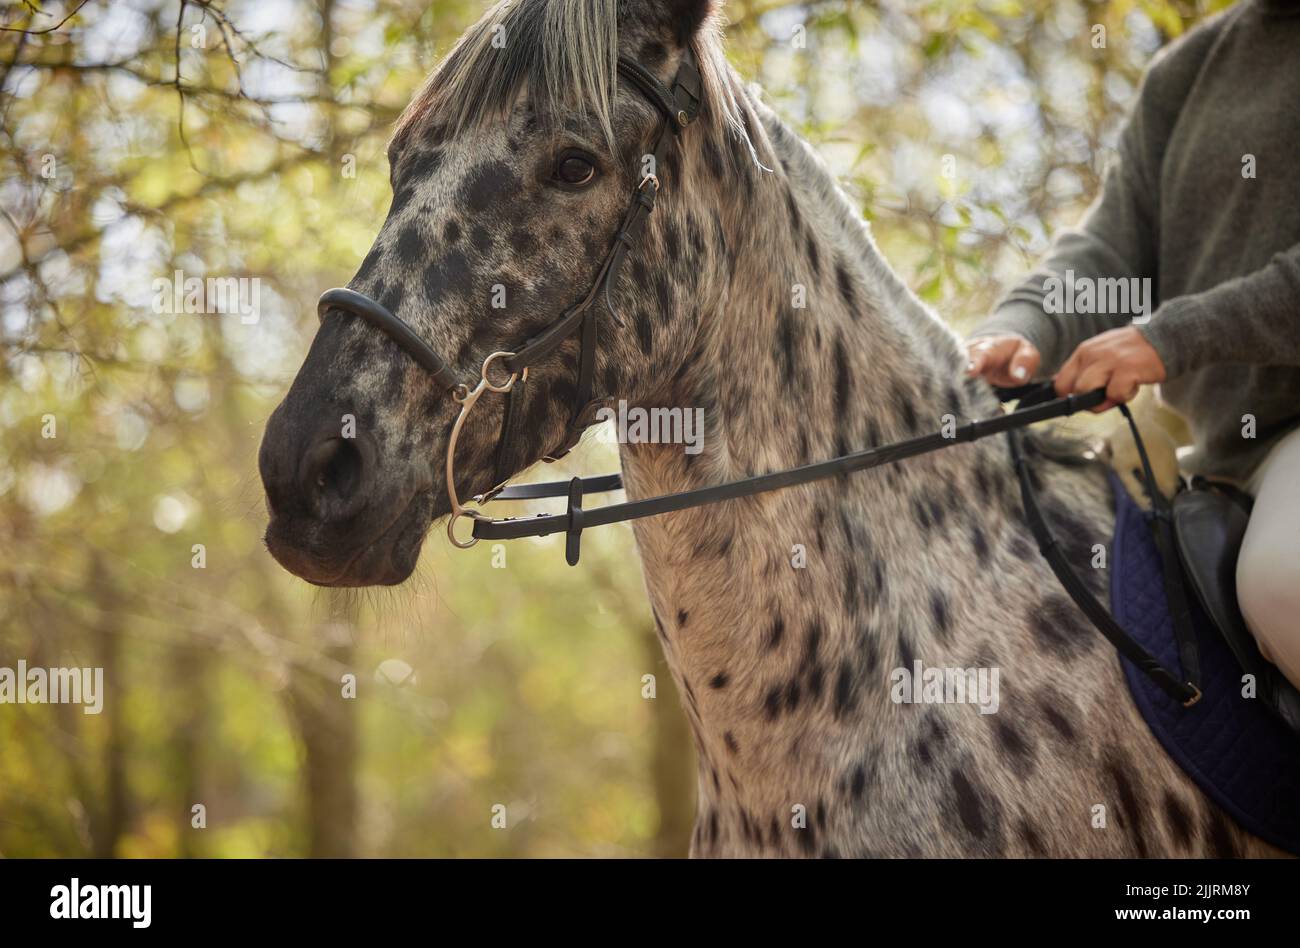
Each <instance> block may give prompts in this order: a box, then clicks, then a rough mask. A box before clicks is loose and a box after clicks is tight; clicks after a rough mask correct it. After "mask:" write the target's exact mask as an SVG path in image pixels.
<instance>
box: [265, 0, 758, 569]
mask: <svg viewBox="0 0 1300 948" xmlns="http://www.w3.org/2000/svg"><path fill="white" fill-rule="evenodd" d="M710 6H711V0H623V3H622V5H621V9H618V8H617V6H616V3H615V0H515V2H513V3H509V4H501V5H499V6H498V7H496V8H494V9H493V10H492V11H490V12H489V13H488V14H487V15H486V16H485V17H484V19H483V20H482V21H480V22H479V23H478V24H477V25H476V26H474V27H473V28H471V29H470V31H469V32H467V33H466V35H465V36H464V37H463V38H462V39H461V41H460V42H459V43H458V44H457V46H456V48H455V49H454V50H453V52H452V53H451V54H450V55H449V56H448V57H447V59H446V60H445V61H444V63H443V64H442V65H441V67H440V68H439V69H438V70H437V71H436V72H435V73H434V75H433V77H432V78H431V79H430V81H429V83H428V84H427V86H426V87H425V88H424V89H423V90H422V91H421V93H420V94H419V96H418V97H417V98H416V99H415V101H413V102H412V104H411V105H410V107H409V108H408V109H407V110H406V112H405V114H404V115H403V117H402V119H401V120H400V122H399V124H398V128H397V131H396V134H395V135H394V137H393V140H392V144H391V145H390V148H389V154H388V158H389V164H390V169H391V178H392V186H393V202H392V206H391V207H390V209H389V212H388V217H387V219H386V220H385V222H384V224H383V227H382V228H381V230H380V232H379V235H378V237H377V238H376V240H375V243H374V246H373V247H372V249H371V250H370V253H369V254H368V255H367V256H366V258H365V260H364V261H363V262H362V264H361V267H360V269H359V270H358V271H357V274H356V275H355V276H354V277H353V278H352V281H351V283H350V284H349V287H350V289H352V290H355V291H358V292H360V293H363V294H365V295H366V296H368V297H370V298H371V299H373V300H376V301H378V302H379V303H381V304H382V305H383V306H384V307H386V308H387V309H388V310H389V311H390V312H391V313H393V314H396V315H397V316H398V317H400V318H401V319H402V320H403V321H404V322H406V323H407V324H408V325H409V326H410V327H411V328H412V329H413V330H414V331H415V332H416V333H417V334H418V336H419V337H420V338H421V339H423V340H424V341H425V342H426V343H428V345H429V346H431V347H432V348H433V349H434V350H435V351H436V352H438V353H440V354H441V356H442V358H443V359H444V360H445V362H446V363H447V365H448V366H449V368H450V370H451V371H452V372H453V373H454V374H455V376H456V377H457V378H459V379H463V380H464V381H466V382H468V383H470V384H473V382H475V381H476V380H477V379H478V378H479V371H480V366H481V365H482V364H483V362H484V359H485V358H486V357H487V356H488V355H489V354H490V353H492V352H496V351H502V350H504V351H512V350H513V349H514V348H515V347H517V346H518V345H519V344H521V343H522V341H523V340H526V339H529V338H531V337H533V336H534V335H535V334H537V333H538V332H539V331H540V330H542V329H544V328H546V327H548V326H549V325H551V324H552V323H554V322H555V321H556V320H557V319H558V318H559V316H560V314H561V313H563V312H564V311H565V310H566V309H567V308H568V307H570V306H572V305H573V304H575V303H576V302H577V301H579V300H581V299H582V298H583V297H584V296H585V295H586V294H587V292H588V290H589V288H590V287H591V286H592V285H593V284H594V283H595V281H596V280H597V277H598V275H599V270H600V267H601V264H602V261H603V260H604V259H605V257H606V254H607V252H608V251H609V249H610V246H611V244H612V241H613V239H614V235H615V233H616V232H617V231H618V230H619V226H620V221H621V220H622V219H623V217H624V214H625V213H626V212H627V208H628V201H629V197H630V196H631V195H632V194H633V193H634V192H635V190H636V188H637V187H638V184H639V182H640V181H641V180H642V178H643V177H644V171H645V170H647V169H646V168H645V162H644V156H645V155H646V153H647V152H649V151H650V150H651V149H652V147H653V140H654V139H655V137H656V133H657V132H658V131H659V129H660V128H661V127H662V122H663V118H662V116H661V115H660V113H659V110H657V109H655V108H653V107H652V106H651V104H650V103H649V102H648V101H647V98H646V96H645V95H644V94H638V91H637V90H636V89H634V88H631V87H630V86H629V84H628V83H627V82H620V81H618V79H617V78H616V70H615V64H616V62H617V60H618V57H620V56H622V57H626V58H628V59H631V60H634V61H636V62H637V63H639V64H641V65H642V66H644V67H645V68H646V69H647V70H649V71H650V72H651V73H652V74H653V75H654V76H655V77H657V78H658V79H659V80H660V81H661V82H664V83H668V82H670V81H671V80H672V78H673V77H674V75H675V73H676V70H677V67H678V63H679V60H680V59H681V57H682V51H683V50H684V49H686V48H688V47H689V48H693V49H694V50H695V56H696V58H697V59H698V60H699V64H700V65H699V68H700V71H701V73H702V74H703V77H704V86H705V88H704V97H705V104H704V107H703V111H702V114H701V116H700V121H699V122H698V123H696V125H694V126H692V127H690V128H689V129H687V130H686V133H685V134H683V135H682V136H681V139H682V140H681V141H680V142H679V143H678V144H677V147H676V148H675V149H673V150H672V152H671V154H670V157H669V159H668V161H667V162H666V167H665V168H662V169H657V170H658V172H659V174H660V175H662V177H663V181H664V194H663V195H662V196H661V198H660V201H659V208H658V209H657V210H656V211H655V213H654V214H653V215H651V218H652V219H651V221H650V224H649V227H648V229H647V230H646V231H645V232H644V233H643V239H642V240H641V241H640V242H639V245H638V246H637V247H636V248H634V250H633V251H632V253H631V255H630V257H629V259H628V263H627V265H626V266H625V267H623V268H622V272H621V278H620V279H619V280H618V281H616V284H615V285H614V286H612V287H611V298H612V300H613V301H614V304H615V309H616V310H617V311H618V312H619V314H620V315H621V318H622V322H621V325H620V324H619V323H616V322H615V321H614V320H613V319H611V318H610V316H609V313H608V312H606V311H604V308H603V305H602V306H601V307H600V312H599V313H598V318H599V323H600V328H599V332H600V344H599V346H598V347H597V356H596V363H595V370H594V373H593V378H594V380H595V382H594V386H593V391H592V393H591V397H592V399H593V401H592V403H591V404H590V405H588V406H587V407H588V408H589V409H593V410H594V408H595V407H596V402H597V401H599V400H607V399H611V398H613V399H617V398H626V399H628V400H629V401H635V400H638V399H645V398H649V397H653V395H654V394H655V392H656V390H657V389H659V388H662V387H663V385H664V384H665V382H666V381H667V379H669V378H670V377H671V376H672V374H673V373H674V372H675V371H677V370H678V368H680V365H681V362H682V360H683V359H684V358H685V355H686V353H687V352H688V351H689V348H690V342H691V340H692V339H693V338H694V334H695V327H696V320H697V315H698V313H699V312H700V310H701V309H702V308H703V307H705V306H707V300H708V297H709V296H710V295H713V294H716V292H717V290H716V288H715V287H714V286H712V284H711V282H710V280H709V277H708V274H709V273H710V272H712V271H713V270H714V269H715V268H714V267H713V260H714V258H715V256H716V255H717V254H718V253H719V252H720V251H719V248H718V246H717V244H718V239H717V236H716V235H717V233H718V231H717V225H716V221H717V218H716V216H715V215H714V214H713V211H714V205H711V204H710V203H709V202H708V200H707V197H706V192H707V191H708V190H709V189H708V188H707V187H706V186H705V185H704V184H703V183H701V184H700V186H699V187H697V188H695V189H694V190H695V193H694V194H691V196H690V197H689V198H688V197H687V195H688V194H689V193H690V192H691V191H692V186H693V184H694V183H695V182H697V181H700V182H703V181H705V180H706V179H707V180H711V181H712V182H713V183H714V184H715V185H716V184H717V182H718V181H719V180H720V179H721V178H723V177H725V176H726V175H725V169H724V168H723V167H722V165H723V161H724V159H723V158H722V157H721V156H722V155H723V154H724V152H725V148H726V146H725V145H724V142H725V140H726V139H727V136H728V134H729V133H728V131H727V129H728V127H732V128H734V127H735V125H736V124H737V123H736V112H735V109H736V106H735V98H734V96H733V94H732V92H731V91H730V90H731V87H730V85H729V80H728V79H727V77H726V70H725V65H724V64H723V60H722V58H721V54H720V51H719V46H718V44H717V43H716V40H715V39H713V38H712V36H711V30H712V26H711V20H710ZM700 149H708V150H709V154H708V155H706V156H704V157H701V155H700ZM702 168H709V169H711V170H712V174H709V173H708V172H707V171H704V170H701V169H702ZM715 190H716V188H715ZM715 203H716V202H715ZM578 353H579V334H576V333H575V334H574V335H573V336H572V337H571V338H569V339H567V340H565V342H564V343H563V344H562V345H560V346H559V347H558V348H556V349H555V350H554V351H553V352H551V353H549V354H548V355H547V356H546V357H545V358H543V359H540V360H539V361H538V362H537V363H536V364H534V365H532V366H531V367H530V378H529V380H528V383H527V387H526V388H527V391H526V395H524V396H523V399H522V408H521V414H520V423H519V424H518V425H517V426H516V430H515V432H514V435H513V439H512V440H513V443H512V444H511V445H510V451H511V455H510V456H511V458H512V464H511V469H510V470H509V471H508V472H507V473H515V471H517V470H519V469H522V468H523V467H525V466H527V465H529V464H531V463H533V462H535V461H537V460H538V459H540V458H542V457H543V456H545V455H546V454H547V453H549V452H554V451H556V450H557V449H559V448H560V447H562V446H563V444H564V442H565V441H566V434H567V433H568V431H569V423H570V421H571V417H572V415H573V412H574V408H575V399H576V398H577V396H578V386H577V381H576V378H577V369H578ZM446 396H447V393H446V392H444V391H443V390H442V389H440V388H439V387H437V386H436V385H435V384H433V382H432V381H431V379H430V377H429V375H428V374H427V373H426V372H425V371H424V370H422V369H421V367H420V365H418V364H417V362H416V360H414V359H413V358H412V357H411V355H410V354H409V353H408V352H406V351H404V350H403V349H402V348H400V347H399V346H398V345H397V344H396V343H395V342H394V340H393V339H392V338H390V336H388V335H387V334H385V333H384V332H381V331H379V330H378V329H376V328H375V327H374V326H372V325H370V324H369V323H367V322H366V321H365V320H362V319H359V318H357V317H356V316H355V315H353V314H349V313H347V312H344V311H341V310H329V309H327V310H326V312H325V313H324V318H323V321H322V323H321V327H320V330H319V332H318V333H317V335H316V338H315V340H314V342H313V343H312V346H311V350H310V352H309V353H308V354H307V358H306V361H305V362H304V363H303V366H302V368H301V370H300V371H299V373H298V376H297V378H296V379H295V380H294V383H293V386H292V388H291V389H290V391H289V393H288V395H287V396H286V397H285V399H284V401H283V402H282V403H281V404H280V406H279V407H278V408H277V409H276V411H275V413H274V414H273V415H272V416H271V419H270V421H269V422H268V424H267V429H266V434H265V437H264V438H263V441H262V448H261V455H260V458H259V462H260V467H261V473H262V480H263V483H264V485H265V487H266V494H267V501H268V506H269V509H270V514H271V522H270V526H269V527H268V529H267V533H266V540H267V545H268V547H269V548H270V550H271V552H272V554H273V555H274V556H275V557H276V559H277V560H279V562H280V563H281V564H282V565H284V566H285V567H286V568H287V569H289V570H290V571H291V572H293V573H295V574H297V575H298V576H301V577H302V578H304V579H307V580H309V581H311V582H313V583H317V584H321V585H336V586H359V585H372V584H392V583H398V582H401V581H402V580H404V579H405V578H406V577H407V576H408V575H409V574H410V573H411V571H412V570H413V569H414V566H415V561H416V558H417V555H418V553H419V549H420V546H421V543H422V541H423V537H424V535H425V533H426V531H427V530H428V528H429V525H430V524H431V523H432V522H433V521H434V520H437V519H438V518H440V517H442V516H444V515H446V514H447V513H448V512H449V510H450V506H449V502H448V499H447V490H446V488H447V484H446V478H445V475H444V467H443V459H444V454H445V452H446V448H447V444H448V439H449V436H450V431H451V428H452V425H453V421H454V419H455V417H456V413H457V410H458V406H457V404H456V402H455V401H454V400H453V399H452V398H449V397H446ZM503 410H504V398H502V397H501V396H496V395H487V396H485V397H484V398H483V399H482V404H481V405H480V406H479V408H478V409H476V411H475V412H474V413H473V414H472V416H470V417H469V418H468V420H467V422H466V424H465V427H464V430H463V431H462V432H461V433H460V438H459V443H458V447H457V450H456V472H457V473H456V484H455V485H454V486H455V487H456V488H458V491H459V493H460V495H461V496H462V497H463V496H467V495H470V494H473V493H475V492H482V491H485V490H487V489H489V488H490V487H492V486H493V480H494V478H493V473H494V453H495V451H496V448H497V442H498V435H499V434H500V426H501V419H502V412H503ZM592 413H593V412H592V411H589V412H588V413H586V414H585V415H584V416H583V417H584V418H586V419H587V420H588V421H589V420H590V416H591V414H592Z"/></svg>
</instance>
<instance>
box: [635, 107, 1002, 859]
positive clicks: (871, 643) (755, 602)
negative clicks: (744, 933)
mask: <svg viewBox="0 0 1300 948" xmlns="http://www.w3.org/2000/svg"><path fill="white" fill-rule="evenodd" d="M763 120H764V124H765V126H766V128H767V131H768V135H769V137H770V139H771V143H772V148H773V150H774V151H775V155H774V156H771V160H770V161H769V162H768V163H770V164H772V168H773V170H772V172H771V173H766V172H764V173H762V174H760V175H759V176H758V178H757V181H756V182H755V183H754V186H753V188H752V189H749V199H748V201H746V202H745V203H744V207H743V211H736V212H734V219H732V220H726V218H725V215H724V220H723V226H724V229H725V231H726V237H727V242H728V245H729V249H730V252H731V254H732V255H733V256H734V260H733V261H732V269H731V271H730V275H729V277H728V279H727V280H726V284H725V288H724V292H723V293H722V294H721V295H720V296H721V302H720V305H719V309H718V311H716V312H713V313H706V314H704V315H703V317H702V323H701V325H702V328H701V330H700V336H699V337H698V339H697V341H696V351H695V352H694V353H692V356H691V358H690V359H689V360H688V363H687V366H688V367H687V369H686V370H684V371H683V372H682V373H680V374H679V376H678V377H677V379H676V380H675V382H674V383H673V390H672V391H671V392H670V393H668V394H667V395H666V396H665V398H664V403H665V404H669V405H679V406H684V407H687V408H692V407H701V408H703V409H704V410H705V416H704V417H705V428H704V442H703V447H704V450H703V452H702V453H700V454H698V455H695V456H692V455H688V454H686V453H684V452H683V451H682V449H681V447H680V446H665V445H626V446H624V448H623V466H624V475H625V480H626V481H627V484H628V492H629V494H630V495H632V496H636V497H640V496H648V495H651V494H657V493H665V492H671V491H678V490H685V489H689V488H692V487H699V486H704V485H708V484H715V483H719V482H722V481H726V480H731V479H735V478H738V477H744V476H748V475H752V474H757V473H763V472H767V471H774V470H779V469H783V468H787V467H793V466H796V465H799V464H804V463H808V462H811V461H817V460H822V459H826V458H830V457H833V456H835V455H839V454H844V453H847V452H849V451H853V450H859V449H861V448H863V447H867V446H874V445H878V444H882V443H885V442H888V441H894V440H897V439H901V438H906V437H910V436H912V435H916V434H920V433H922V432H928V431H934V430H938V429H939V428H940V427H941V426H942V425H943V424H944V421H945V419H944V416H945V415H946V414H949V413H951V414H952V415H953V416H955V417H956V418H957V419H962V418H969V417H982V416H987V415H988V414H990V413H991V412H992V411H993V410H994V407H995V404H996V403H995V401H994V399H993V397H992V395H991V393H990V392H989V391H988V389H987V388H986V387H984V386H983V385H982V384H974V383H965V382H962V381H961V380H960V377H961V368H962V357H961V354H960V349H959V346H958V343H957V340H956V338H955V337H954V336H953V334H952V333H951V331H950V330H948V329H947V328H946V327H945V326H943V325H942V323H940V321H939V320H938V319H937V318H936V317H935V316H934V315H933V314H931V313H930V312H929V311H928V310H926V309H925V307H924V306H923V305H922V304H920V303H919V301H917V300H916V298H915V297H914V296H913V295H912V294H911V293H910V292H909V291H908V290H907V289H906V287H905V286H904V285H903V284H902V283H901V282H900V281H899V280H898V278H897V277H896V276H895V275H894V274H893V272H892V271H890V269H889V268H888V266H887V265H886V264H885V263H884V261H883V259H882V258H881V256H880V254H879V252H878V251H877V250H876V248H875V245H874V243H873V242H872V241H871V239H870V236H869V234H868V233H867V231H866V229H865V228H864V226H863V225H862V223H861V221H860V219H859V218H858V216H857V214H856V213H854V212H853V210H852V209H851V207H849V205H848V203H847V201H846V200H845V198H844V196H843V194H842V193H841V192H840V191H839V189H838V188H837V187H836V186H835V184H834V181H833V180H832V178H831V176H830V175H829V174H828V173H827V171H826V170H825V169H824V167H822V166H821V164H820V162H819V161H817V159H816V158H815V157H814V156H813V155H812V154H811V152H809V151H808V150H807V148H806V146H804V145H803V143H802V142H800V141H799V140H798V139H797V138H796V137H795V136H794V135H793V134H792V133H790V132H789V131H788V130H786V129H784V128H783V127H782V126H780V124H779V122H777V121H776V120H774V119H773V118H772V117H771V116H770V115H765V116H764V119H763ZM732 197H733V199H734V197H735V196H734V195H733V196H732ZM719 203H720V205H721V206H723V207H726V206H727V205H726V204H725V202H719ZM801 288H802V289H801ZM799 294H803V296H802V297H801V296H800V295H799ZM803 299H806V306H804V307H802V308H801V307H800V306H799V305H798V303H799V302H800V301H801V300H803ZM1005 454H1006V449H1005V446H1004V445H1003V443H1002V442H1001V441H1000V440H997V441H995V442H980V443H976V444H967V445H959V446H954V447H953V448H950V449H948V450H945V451H941V452H938V453H935V454H931V455H928V456H925V457H921V458H914V459H912V460H909V461H906V462H902V463H901V464H899V465H895V466H890V467H886V468H883V469H876V470H869V471H865V472H861V473H857V474H853V475H849V476H847V477H841V478H835V479H831V480H826V481H821V482H817V483H814V484H811V485H807V486H803V487H797V488H790V489H786V490H782V491H777V492H773V493H769V494H764V495H761V496H759V497H756V498H753V499H749V500H743V501H732V502H730V503H728V504H725V505H722V506H716V507H709V508H703V509H700V510H695V511H687V512H682V513H677V514H672V515H668V516H663V517H657V518H652V519H650V520H645V521H639V522H638V523H637V524H636V528H635V529H636V536H637V541H638V546H639V548H640V551H641V556H642V560H643V564H644V571H645V575H646V584H647V588H648V591H649V594H650V599H651V604H652V607H653V609H654V613H655V619H656V625H657V627H658V630H659V633H660V636H661V640H662V644H663V647H664V651H665V654H666V657H667V659H668V662H669V665H670V667H671V668H672V670H673V673H674V675H675V676H676V677H677V679H678V683H679V686H680V688H681V690H682V693H683V700H684V701H685V704H686V708H687V714H688V717H689V719H690V721H691V724H692V726H693V729H694V731H695V738H696V743H697V747H698V749H699V752H700V764H701V769H700V775H701V784H700V792H701V798H702V800H703V801H704V802H703V803H702V813H703V812H704V811H705V810H706V809H707V808H708V807H709V806H711V805H713V804H712V803H711V802H710V801H715V802H716V801H717V800H719V799H721V798H723V797H725V796H727V795H728V794H731V795H735V796H737V797H739V798H741V799H742V801H743V803H742V807H748V806H759V805H762V806H765V807H769V811H770V812H777V810H775V809H770V808H773V807H779V808H782V811H784V810H785V809H788V806H789V804H790V802H791V801H793V802H799V801H800V800H801V799H802V800H803V802H805V803H807V804H808V805H809V807H810V808H811V807H812V806H813V805H814V801H815V799H816V795H817V794H819V793H824V792H829V788H828V787H827V786H826V783H827V781H829V780H831V779H832V778H833V779H835V780H837V781H838V780H842V779H845V777H844V771H843V764H844V762H845V761H846V760H849V759H850V758H851V757H852V756H853V755H855V754H860V753H861V751H862V748H863V746H864V744H863V742H864V740H865V739H866V738H867V737H868V736H871V739H872V740H875V741H882V742H888V741H889V740H890V739H891V738H890V735H889V733H888V729H887V728H883V727H881V726H879V721H880V716H881V715H882V714H884V713H886V711H887V707H888V697H887V694H888V684H889V683H888V671H889V669H891V668H894V667H899V666H908V667H910V665H911V661H912V658H913V657H914V656H921V657H923V658H924V659H925V661H926V662H927V663H928V664H941V665H954V666H956V665H961V666H967V665H970V664H972V663H977V662H978V659H979V657H980V651H981V649H984V648H987V647H988V635H986V634H984V631H985V627H986V625H987V624H992V623H995V622H996V621H997V620H996V618H995V617H996V615H997V609H998V608H1001V607H1000V606H999V605H998V593H999V590H998V588H997V586H998V585H999V584H1000V583H1004V582H1005V575H999V572H998V571H997V570H990V569H987V568H986V565H985V562H982V560H986V559H987V558H988V557H990V556H994V555H997V554H998V553H999V552H1001V550H1003V549H1005V548H1006V547H1007V546H1009V545H1011V544H1013V543H1019V544H1022V545H1024V544H1025V541H1024V539H1023V528H1022V527H1020V526H1019V521H1018V506H1017V505H1018V501H1017V499H1016V495H1015V492H1014V485H1013V484H1012V482H1011V481H1010V480H1009V479H1008V478H1007V477H1006V471H1007V468H1006V467H1005V464H1006V461H1005ZM1016 552H1017V554H1022V553H1023V551H1016ZM977 634H978V637H977ZM835 767H838V768H840V769H838V770H834V772H833V773H832V770H833V768H835ZM801 793H802V794H805V795H806V797H799V796H798V795H799V794H801ZM707 825H708V824H707V821H704V822H703V823H702V827H701V829H700V830H699V831H700V832H703V833H705V834H707V832H708V830H707ZM704 842H706V843H707V839H705V840H704Z"/></svg>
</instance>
